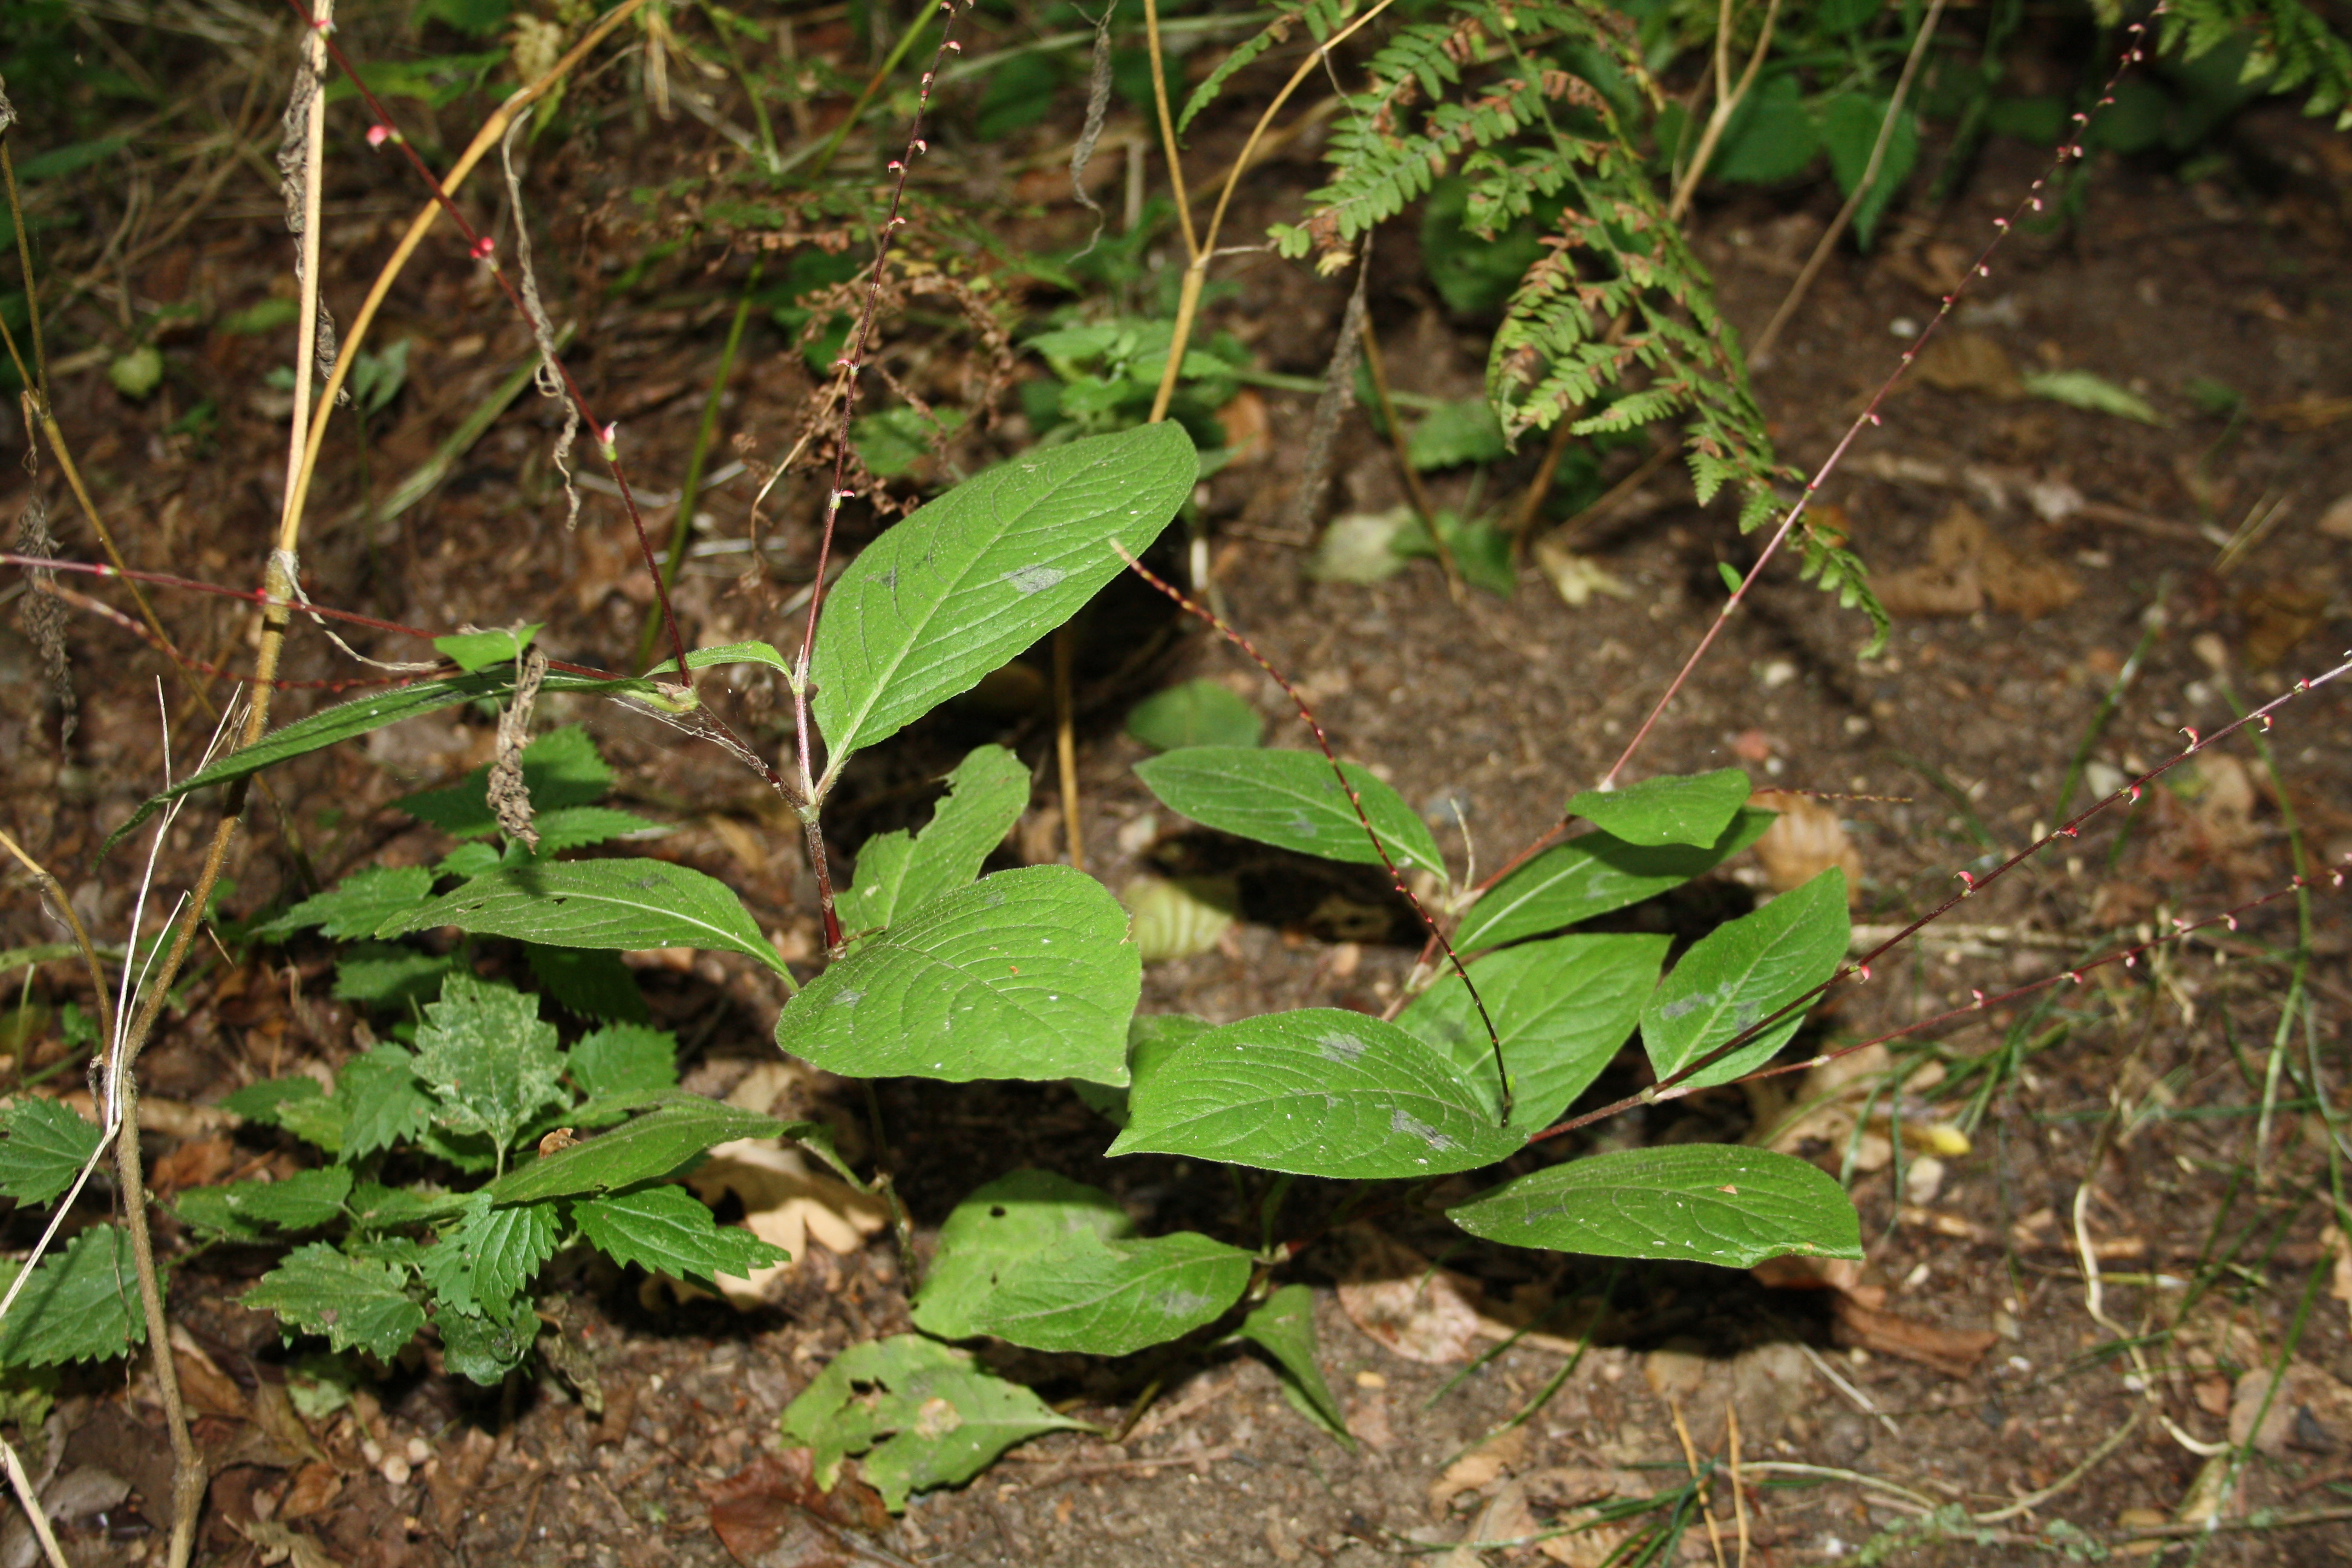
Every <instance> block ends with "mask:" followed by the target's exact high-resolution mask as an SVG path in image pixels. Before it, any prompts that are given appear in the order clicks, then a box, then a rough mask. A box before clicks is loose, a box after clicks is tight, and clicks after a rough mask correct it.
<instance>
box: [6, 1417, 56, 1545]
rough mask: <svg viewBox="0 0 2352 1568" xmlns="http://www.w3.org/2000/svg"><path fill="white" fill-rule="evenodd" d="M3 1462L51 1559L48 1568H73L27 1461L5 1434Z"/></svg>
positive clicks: (29, 1520) (30, 1521) (34, 1529)
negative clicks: (51, 1523) (67, 1560)
mask: <svg viewBox="0 0 2352 1568" xmlns="http://www.w3.org/2000/svg"><path fill="white" fill-rule="evenodd" d="M0 1464H5V1465H6V1466H7V1468H8V1484H9V1485H11V1486H13V1487H15V1488H16V1497H17V1500H19V1501H21V1502H22V1503H23V1504H24V1505H25V1518H26V1521H28V1522H29V1523H30V1524H31V1525H32V1527H33V1533H34V1534H35V1535H36V1536H37V1537H38V1538H39V1539H40V1542H41V1555H42V1556H44V1557H46V1558H47V1559H48V1560H49V1568H70V1565H69V1564H68V1563H67V1562H66V1552H65V1548H64V1547H62V1546H59V1545H58V1532H57V1531H55V1530H54V1529H52V1528H51V1527H50V1525H49V1516H48V1512H47V1510H45V1509H43V1508H42V1507H41V1500H40V1498H39V1497H38V1496H37V1495H36V1494H35V1492H34V1490H33V1478H32V1477H30V1476H28V1475H26V1473H25V1461H24V1460H22V1459H20V1458H17V1457H16V1448H15V1447H14V1446H12V1445H11V1444H10V1443H9V1442H8V1440H7V1439H6V1438H5V1437H0Z"/></svg>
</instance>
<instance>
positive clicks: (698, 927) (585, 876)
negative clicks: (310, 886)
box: [376, 860, 785, 973]
mask: <svg viewBox="0 0 2352 1568" xmlns="http://www.w3.org/2000/svg"><path fill="white" fill-rule="evenodd" d="M445 925H447V926H456V927H457V929H458V930H460V931H478V932H481V933H483V934H485V935H489V936H512V937H520V938H521V939H522V940H523V941H525V942H544V943H546V944H547V945H548V946H550V947H601V948H615V949H621V950H625V951H635V950H638V949H643V948H650V947H696V948H707V949H709V950H711V951H713V952H740V953H742V954H743V955H744V956H745V957H747V958H755V959H758V960H759V961H760V962H761V963H764V964H766V965H767V966H768V967H769V968H770V969H772V970H774V971H776V972H777V973H785V970H784V963H783V960H782V959H780V958H778V957H777V956H776V950H775V949H774V948H773V947H772V946H770V945H769V943H768V940H767V938H765V937H763V936H761V934H760V928H759V927H758V926H757V925H755V924H754V923H752V920H751V914H750V912H749V911H747V910H745V909H744V908H743V903H742V900H740V899H738V898H737V897H736V896H735V895H734V894H733V893H732V892H730V891H729V890H728V888H727V884H726V883H724V882H721V881H719V879H717V878H715V877H706V876H704V875H703V874H702V873H701V872H699V871H695V870H689V869H688V868H686V867H684V866H673V865H671V864H669V863H668V862H667V861H665V860H564V861H558V862H556V863H554V864H552V865H548V864H542V863H534V864H531V865H526V866H506V867H501V868H499V869H498V870H496V871H492V872H491V873H489V874H488V876H484V877H477V878H475V879H473V880H472V881H470V882H468V883H467V884H466V885H465V886H464V887H462V888H459V889H457V891H456V892H454V893H448V894H445V895H444V896H442V897H441V898H438V899H436V900H433V901H432V902H431V903H429V904H426V905H425V907H424V908H423V909H421V910H416V911H415V912H414V913H413V914H411V915H409V916H408V917H406V918H405V919H404V920H394V921H388V922H386V923H385V925H384V926H383V927H382V928H381V929H379V930H378V931H377V932H376V934H377V935H378V936H386V937H389V936H398V935H400V934H401V933H402V932H404V931H427V930H430V929H431V928H433V927H435V926H445Z"/></svg>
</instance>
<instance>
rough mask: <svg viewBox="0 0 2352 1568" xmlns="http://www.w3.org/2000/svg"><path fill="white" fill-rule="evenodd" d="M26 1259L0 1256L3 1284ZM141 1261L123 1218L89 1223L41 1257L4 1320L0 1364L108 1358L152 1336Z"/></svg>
mask: <svg viewBox="0 0 2352 1568" xmlns="http://www.w3.org/2000/svg"><path fill="white" fill-rule="evenodd" d="M23 1267H24V1266H23V1265H22V1264H20V1263H16V1262H15V1261H13V1260H6V1261H0V1289H5V1287H6V1286H8V1285H11V1284H14V1283H15V1282H16V1275H17V1273H18V1271H19V1270H21V1269H22V1268H23ZM138 1278H139V1268H138V1263H137V1261H136V1260H135V1259H133V1258H132V1257H131V1237H130V1236H129V1235H128V1234H126V1233H125V1232H124V1231H123V1230H122V1229H121V1226H111V1225H100V1226H91V1227H90V1228H89V1229H88V1230H85V1231H83V1232H82V1233H81V1234H80V1235H79V1236H77V1237H74V1238H73V1239H72V1240H71V1241H68V1242H67V1243H66V1244H65V1245H64V1246H63V1247H60V1248H58V1250H56V1251H54V1252H52V1253H50V1254H49V1255H48V1256H47V1258H42V1259H41V1261H40V1264H39V1265H38V1267H37V1268H34V1270H33V1277H32V1278H31V1279H28V1280H26V1282H25V1289H24V1290H23V1291H22V1292H21V1293H20V1294H19V1295H18V1296H17V1297H16V1305H14V1306H12V1307H10V1308H9V1309H8V1316H7V1317H6V1319H5V1320H0V1366H57V1365H59V1364H60V1363H65V1362H69V1361H104V1360H106V1359H107V1358H109V1357H110V1356H118V1355H121V1354H122V1353H123V1352H125V1351H127V1350H129V1349H130V1348H131V1346H133V1345H143V1344H145V1343H146V1342H147V1319H146V1317H145V1315H144V1314H143V1313H142V1311H141V1310H140V1308H139V1285H138Z"/></svg>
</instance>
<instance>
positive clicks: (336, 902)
mask: <svg viewBox="0 0 2352 1568" xmlns="http://www.w3.org/2000/svg"><path fill="white" fill-rule="evenodd" d="M432 896H433V868H431V867H429V866H401V867H397V868H395V867H389V866H371V867H369V868H367V869H366V870H364V871H355V872H353V873H352V875H350V876H348V877H346V878H344V879H342V880H341V881H340V882H338V883H336V884H335V885H334V886H333V887H331V888H330V889H327V890H326V891H325V892H323V893H315V894H313V895H311V896H310V898H307V899H305V900H302V901H301V902H300V903H299V904H296V905H295V906H294V907H293V908H292V909H290V910H287V911H286V912H285V913H284V914H282V915H278V916H277V917H276V918H275V919H272V920H268V921H263V922H262V923H261V924H259V925H257V926H256V927H255V928H254V931H253V934H254V935H255V936H257V937H259V938H261V939H262V940H264V941H266V942H276V941H279V940H282V939H283V938H286V937H289V936H291V935H293V934H294V933H295V932H296V931H308V930H309V929H310V927H312V926H317V927H319V928H320V934H322V935H325V936H331V937H333V938H334V939H335V940H337V941H338V942H348V941H350V940H351V939H352V938H353V937H362V936H373V935H374V934H375V928H376V927H378V926H380V925H382V924H383V922H384V921H388V920H390V919H392V918H393V917H394V916H395V915H402V914H406V913H407V912H408V911H409V910H413V909H415V908H416V907H417V906H418V905H419V904H422V903H423V902H424V901H425V900H427V899H429V898H431V897H432Z"/></svg>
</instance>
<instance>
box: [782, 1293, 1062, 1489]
mask: <svg viewBox="0 0 2352 1568" xmlns="http://www.w3.org/2000/svg"><path fill="white" fill-rule="evenodd" d="M1086 1426H1087V1424H1086V1423H1085V1422H1083V1421H1078V1420H1075V1419H1073V1418H1072V1417H1070V1416H1067V1415H1056V1414H1055V1411H1054V1410H1053V1408H1052V1407H1051V1406H1050V1405H1046V1404H1045V1401H1043V1400H1041V1399H1039V1398H1038V1397H1037V1396H1036V1395H1035V1394H1032V1393H1031V1392H1030V1391H1029V1390H1027V1389H1025V1388H1024V1387H1022V1386H1021V1385H1020V1384H1017V1383H1007V1382H1005V1381H1004V1380H1003V1378H1000V1377H997V1376H995V1375H994V1374H992V1373H987V1372H983V1371H982V1370H981V1369H980V1368H979V1367H978V1366H976V1365H975V1364H973V1362H972V1359H971V1356H970V1355H968V1354H966V1353H965V1352H962V1351H960V1350H956V1349H954V1348H952V1347H951V1346H948V1345H943V1344H940V1342H937V1341H936V1340H927V1339H924V1338H923V1337H921V1336H920V1335H919V1334H898V1335H895V1336H893V1337H892V1338H890V1339H887V1340H868V1341H866V1342H865V1343H863V1344H856V1345H852V1346H850V1347H849V1349H847V1350H845V1351H844V1352H842V1353H841V1354H839V1355H837V1356H835V1357H834V1359H833V1361H832V1362H831V1363H829V1364H828V1365H827V1366H826V1367H825V1369H824V1371H823V1372H821V1373H817V1375H816V1377H815V1379H814V1381H812V1382H811V1383H810V1384H809V1385H808V1387H806V1388H805V1389H803V1390H802V1391H801V1394H800V1397H799V1398H797V1399H795V1400H793V1403H792V1405H791V1406H790V1407H789V1408H787V1409H786V1410H785V1411H784V1419H783V1438H784V1441H785V1442H786V1443H787V1444H791V1445H793V1446H796V1447H808V1448H810V1449H812V1450H814V1454H813V1458H814V1465H815V1472H816V1483H817V1485H818V1486H820V1487H822V1488H824V1489H826V1490H828V1491H829V1490H831V1489H832V1488H833V1484H834V1482H835V1480H837V1479H840V1475H841V1462H842V1461H843V1460H844V1459H845V1458H850V1457H851V1456H853V1455H862V1456H864V1464H863V1466H862V1467H861V1473H862V1474H863V1475H864V1477H865V1479H866V1481H867V1482H868V1483H869V1484H871V1485H872V1486H873V1487H874V1489H876V1490H877V1491H879V1492H880V1493H881V1494H882V1500H883V1502H884V1503H885V1504H886V1505H887V1507H888V1508H889V1509H890V1510H892V1511H894V1512H896V1511H898V1510H903V1509H905V1508H906V1506H907V1499H908V1496H909V1495H910V1494H912V1493H914V1492H918V1491H927V1490H929V1489H932V1488H934V1487H948V1486H957V1485H961V1483H963V1482H965V1481H968V1480H970V1479H971V1478H972V1477H974V1476H976V1475H978V1474H980V1472H981V1471H982V1470H984V1469H986V1468H988V1467H989V1465H990V1464H991V1463H992V1461H993V1460H994V1459H995V1458H996V1457H997V1456H998V1455H999V1454H1002V1453H1003V1452H1004V1451H1005V1450H1006V1449H1007V1448H1010V1447H1013V1445H1014V1444H1015V1443H1019V1442H1023V1441H1025V1440H1026V1439H1028V1438H1031V1437H1034V1436H1037V1435H1038V1434H1039V1433H1041V1432H1056V1431H1083V1430H1085V1429H1086Z"/></svg>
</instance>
